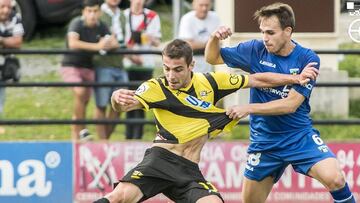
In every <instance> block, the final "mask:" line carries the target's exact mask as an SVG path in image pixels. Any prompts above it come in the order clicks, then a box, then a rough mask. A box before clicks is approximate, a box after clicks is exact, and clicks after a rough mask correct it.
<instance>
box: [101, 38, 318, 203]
mask: <svg viewBox="0 0 360 203" xmlns="http://www.w3.org/2000/svg"><path fill="white" fill-rule="evenodd" d="M162 57H163V72H164V75H165V76H164V77H162V78H158V79H151V80H148V81H146V82H144V83H143V84H142V85H141V86H139V88H138V89H137V90H136V91H133V90H127V89H119V90H117V91H115V92H114V93H113V95H112V98H111V103H112V106H113V108H114V109H115V110H116V111H131V110H135V109H144V110H149V109H152V110H153V111H154V115H155V121H156V127H157V130H158V131H157V134H156V138H155V140H154V144H153V146H152V147H151V148H149V149H147V150H146V152H145V155H144V159H143V160H142V162H141V163H139V164H138V165H137V166H136V167H135V168H133V169H132V170H130V171H129V172H128V173H127V174H126V175H125V176H124V177H123V178H122V179H121V180H120V182H119V183H118V184H117V186H116V187H115V189H114V190H113V191H112V192H111V193H109V194H107V195H106V196H105V197H103V198H101V199H99V200H97V201H95V203H109V202H111V203H115V202H116V203H118V202H121V203H124V202H126V203H132V202H134V203H135V202H142V201H144V200H146V199H148V198H151V197H153V196H155V195H157V194H159V193H163V194H164V195H165V196H167V197H168V198H170V199H171V200H173V201H175V202H177V203H179V202H183V203H195V202H196V203H221V202H223V199H222V197H221V195H220V193H219V192H218V191H217V189H216V188H215V187H214V185H212V184H211V183H210V182H208V181H206V180H205V178H204V176H203V175H202V173H201V171H200V169H199V166H198V162H199V161H200V152H201V150H202V148H203V146H204V144H205V142H206V141H207V140H208V139H209V137H213V136H216V135H217V134H219V133H220V132H222V131H229V130H231V128H232V127H233V126H234V125H236V123H237V122H238V120H232V119H230V118H229V117H228V116H227V115H226V113H225V110H224V109H220V108H217V107H216V106H215V103H216V102H217V101H218V100H219V99H221V98H223V97H224V96H226V95H228V94H230V93H233V92H235V91H237V90H238V89H240V88H247V87H274V86H279V85H285V84H302V85H304V84H306V83H307V82H308V81H309V80H310V79H315V78H316V76H317V74H318V72H317V70H316V69H315V68H312V67H307V68H305V69H304V70H303V71H302V73H301V74H299V75H285V74H284V75H283V74H276V73H259V74H252V75H235V74H230V73H225V72H215V73H213V72H211V73H205V74H204V73H193V72H192V69H193V66H194V61H193V52H192V49H191V47H190V45H189V44H188V43H187V42H185V41H183V40H178V39H175V40H173V41H172V42H170V43H169V44H167V46H166V47H165V48H164V50H163V52H162Z"/></svg>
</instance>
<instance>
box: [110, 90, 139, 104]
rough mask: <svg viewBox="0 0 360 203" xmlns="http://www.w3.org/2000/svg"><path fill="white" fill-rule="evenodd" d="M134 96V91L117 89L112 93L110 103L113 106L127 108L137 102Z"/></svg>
mask: <svg viewBox="0 0 360 203" xmlns="http://www.w3.org/2000/svg"><path fill="white" fill-rule="evenodd" d="M134 95H135V91H134V90H128V89H118V90H116V91H114V92H113V94H112V96H111V101H112V102H113V103H114V104H117V105H120V106H129V105H132V104H134V103H136V102H137V100H136V99H135V98H134Z"/></svg>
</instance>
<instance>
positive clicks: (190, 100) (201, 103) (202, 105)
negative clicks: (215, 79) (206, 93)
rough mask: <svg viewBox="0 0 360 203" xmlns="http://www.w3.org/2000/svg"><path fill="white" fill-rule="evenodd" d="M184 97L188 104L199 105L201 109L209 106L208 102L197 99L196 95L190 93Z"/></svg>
mask: <svg viewBox="0 0 360 203" xmlns="http://www.w3.org/2000/svg"><path fill="white" fill-rule="evenodd" d="M185 99H186V101H187V102H188V103H189V104H191V105H193V106H197V107H200V108H202V109H208V108H210V106H211V103H210V102H206V101H202V100H200V99H198V98H196V97H193V96H191V95H189V96H187V97H186V98H185Z"/></svg>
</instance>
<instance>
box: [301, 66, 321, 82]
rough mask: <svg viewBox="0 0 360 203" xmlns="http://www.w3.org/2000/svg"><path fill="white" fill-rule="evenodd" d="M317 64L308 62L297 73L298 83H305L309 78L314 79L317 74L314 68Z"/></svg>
mask: <svg viewBox="0 0 360 203" xmlns="http://www.w3.org/2000/svg"><path fill="white" fill-rule="evenodd" d="M316 65H317V62H310V63H308V64H307V65H306V66H305V68H304V69H303V70H302V72H301V73H300V75H299V84H300V85H305V84H307V83H308V82H310V80H315V79H316V77H317V76H318V75H319V70H318V69H317V68H315V66H316Z"/></svg>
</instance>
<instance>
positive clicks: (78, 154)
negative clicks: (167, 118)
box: [74, 142, 360, 203]
mask: <svg viewBox="0 0 360 203" xmlns="http://www.w3.org/2000/svg"><path fill="white" fill-rule="evenodd" d="M328 145H329V147H330V148H331V149H332V150H333V152H334V153H335V154H336V155H337V157H338V160H339V162H340V165H341V167H342V169H343V170H344V172H345V176H346V179H347V182H348V184H349V186H350V187H351V189H352V191H353V192H354V195H355V197H356V199H360V196H359V195H360V170H359V166H360V143H357V144H356V143H355V144H354V143H330V144H328ZM150 146H151V143H141V142H126V143H84V144H77V145H75V187H74V191H75V194H74V199H75V201H76V202H78V203H88V202H92V201H94V200H95V199H98V198H100V197H102V196H103V195H104V194H106V193H108V192H110V191H111V190H112V183H113V182H117V180H119V179H121V177H122V176H123V175H124V174H125V173H126V172H127V171H129V170H130V169H131V168H132V167H134V166H135V165H136V164H137V163H139V162H140V161H141V160H142V158H143V155H144V152H145V150H146V148H148V147H150ZM246 150H247V144H246V143H243V142H209V143H208V144H206V145H205V147H204V149H203V152H202V155H201V162H200V168H201V170H202V171H203V174H204V176H205V178H206V179H207V180H208V181H210V182H212V183H213V184H214V185H215V186H216V187H217V189H218V190H219V191H220V192H221V194H222V196H223V198H224V199H225V202H227V203H239V202H241V200H240V199H241V198H240V197H241V186H242V180H243V171H244V168H245V165H246V160H247V158H246ZM146 202H147V203H168V202H171V201H170V200H168V199H167V198H166V197H164V196H162V195H158V196H156V197H154V198H152V199H150V200H148V201H146ZM267 202H270V203H281V202H283V203H330V202H333V201H332V198H331V196H330V194H329V193H328V192H327V191H326V190H325V188H324V187H323V186H322V185H321V184H320V183H319V182H318V181H316V180H314V179H311V178H308V177H306V176H304V175H301V174H298V173H295V172H294V171H293V169H292V167H288V168H287V169H286V170H285V172H284V174H283V176H282V178H281V179H280V180H279V182H278V183H277V184H276V185H275V186H274V189H273V190H272V192H271V193H270V196H269V197H268V201H267Z"/></svg>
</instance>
